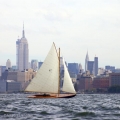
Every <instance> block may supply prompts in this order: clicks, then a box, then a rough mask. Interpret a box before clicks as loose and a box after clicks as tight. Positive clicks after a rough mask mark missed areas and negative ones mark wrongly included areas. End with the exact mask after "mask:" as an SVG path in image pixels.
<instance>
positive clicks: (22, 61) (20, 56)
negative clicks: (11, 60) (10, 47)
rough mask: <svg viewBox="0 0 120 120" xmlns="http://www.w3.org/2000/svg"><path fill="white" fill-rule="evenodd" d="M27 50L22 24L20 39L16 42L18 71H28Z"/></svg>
mask: <svg viewBox="0 0 120 120" xmlns="http://www.w3.org/2000/svg"><path fill="white" fill-rule="evenodd" d="M28 62H29V49H28V42H27V39H26V38H25V31H24V24H23V31H22V38H21V39H19V38H18V40H17V41H16V64H17V69H18V70H20V71H21V70H24V69H28Z"/></svg>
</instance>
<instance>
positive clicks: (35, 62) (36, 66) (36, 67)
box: [31, 60, 38, 70]
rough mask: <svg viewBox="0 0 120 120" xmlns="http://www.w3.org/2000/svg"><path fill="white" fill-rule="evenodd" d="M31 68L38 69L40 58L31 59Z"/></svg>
mask: <svg viewBox="0 0 120 120" xmlns="http://www.w3.org/2000/svg"><path fill="white" fill-rule="evenodd" d="M31 68H32V69H33V70H38V60H31Z"/></svg>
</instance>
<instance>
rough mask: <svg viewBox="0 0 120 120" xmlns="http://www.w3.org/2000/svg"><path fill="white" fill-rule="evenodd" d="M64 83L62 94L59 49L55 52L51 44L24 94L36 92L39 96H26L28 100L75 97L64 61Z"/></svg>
mask: <svg viewBox="0 0 120 120" xmlns="http://www.w3.org/2000/svg"><path fill="white" fill-rule="evenodd" d="M63 65H64V81H63V86H62V93H61V92H60V48H59V52H57V50H56V47H55V44H54V43H53V45H52V47H51V49H50V51H49V53H48V55H47V57H46V59H45V60H44V62H43V64H42V66H41V67H40V69H39V70H38V72H37V73H36V76H35V77H34V78H33V79H32V80H31V82H30V84H29V85H28V86H27V88H26V89H25V91H26V92H37V93H39V94H36V95H33V96H28V97H29V98H70V97H74V96H75V95H76V91H75V89H74V86H73V83H72V80H71V78H70V75H69V73H68V70H67V67H66V65H65V61H64V60H63Z"/></svg>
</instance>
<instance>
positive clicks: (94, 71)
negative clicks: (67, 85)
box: [93, 57, 98, 76]
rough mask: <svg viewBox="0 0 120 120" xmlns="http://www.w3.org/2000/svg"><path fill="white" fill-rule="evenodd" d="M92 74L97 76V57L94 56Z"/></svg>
mask: <svg viewBox="0 0 120 120" xmlns="http://www.w3.org/2000/svg"><path fill="white" fill-rule="evenodd" d="M93 69H94V70H93V74H94V75H95V76H97V74H98V57H94V68H93Z"/></svg>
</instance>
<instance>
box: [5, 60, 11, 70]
mask: <svg viewBox="0 0 120 120" xmlns="http://www.w3.org/2000/svg"><path fill="white" fill-rule="evenodd" d="M8 68H11V61H10V60H9V59H8V60H7V62H6V69H8Z"/></svg>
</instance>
